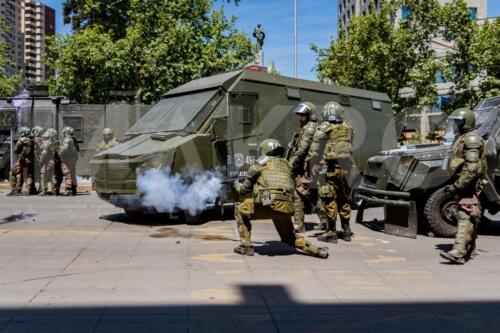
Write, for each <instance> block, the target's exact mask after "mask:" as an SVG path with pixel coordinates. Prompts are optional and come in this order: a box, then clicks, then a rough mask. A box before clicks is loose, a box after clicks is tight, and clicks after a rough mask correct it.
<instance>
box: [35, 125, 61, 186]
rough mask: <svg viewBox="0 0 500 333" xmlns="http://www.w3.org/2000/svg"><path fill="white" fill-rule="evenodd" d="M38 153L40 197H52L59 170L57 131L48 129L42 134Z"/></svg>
mask: <svg viewBox="0 0 500 333" xmlns="http://www.w3.org/2000/svg"><path fill="white" fill-rule="evenodd" d="M42 138H43V143H42V147H41V153H40V176H41V180H40V195H54V194H55V193H56V186H57V173H58V171H59V170H60V168H61V160H60V159H59V155H58V153H57V151H58V148H59V142H58V141H57V131H56V130H55V129H53V128H48V129H47V130H46V131H45V132H44V133H43V137H42Z"/></svg>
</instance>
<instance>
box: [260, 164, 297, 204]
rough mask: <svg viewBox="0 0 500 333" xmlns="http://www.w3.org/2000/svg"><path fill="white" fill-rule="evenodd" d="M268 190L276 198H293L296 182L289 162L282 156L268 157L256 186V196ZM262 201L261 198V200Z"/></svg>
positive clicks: (287, 199)
mask: <svg viewBox="0 0 500 333" xmlns="http://www.w3.org/2000/svg"><path fill="white" fill-rule="evenodd" d="M265 191H268V192H269V193H270V194H271V197H272V198H274V199H276V200H285V201H289V200H293V193H294V191H295V183H294V181H293V178H292V174H291V170H290V166H289V164H288V162H287V161H286V160H284V159H282V158H276V157H268V159H267V161H266V162H265V164H264V165H262V169H261V171H260V175H259V177H258V178H257V181H256V183H255V186H254V195H255V197H256V198H259V197H262V195H263V192H265ZM259 201H260V200H259Z"/></svg>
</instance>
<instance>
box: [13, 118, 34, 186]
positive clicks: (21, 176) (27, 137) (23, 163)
mask: <svg viewBox="0 0 500 333" xmlns="http://www.w3.org/2000/svg"><path fill="white" fill-rule="evenodd" d="M14 153H15V154H16V157H17V160H16V162H15V163H14V165H13V166H12V168H11V170H10V173H9V183H10V192H9V193H8V194H7V195H8V196H13V195H21V194H22V189H23V187H24V188H26V191H27V193H28V194H33V193H34V190H35V189H34V186H33V185H34V184H33V162H34V148H33V140H32V139H31V130H30V129H29V128H28V127H21V128H20V129H19V139H18V140H17V143H16V147H15V148H14Z"/></svg>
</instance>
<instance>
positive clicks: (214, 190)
mask: <svg viewBox="0 0 500 333" xmlns="http://www.w3.org/2000/svg"><path fill="white" fill-rule="evenodd" d="M222 183H223V179H222V176H221V174H220V173H218V172H215V171H197V170H194V169H189V168H188V169H186V170H183V171H182V173H180V174H171V171H170V169H168V168H167V169H149V170H147V171H146V172H145V173H144V174H143V175H140V176H139V177H138V178H137V188H138V190H139V191H140V192H142V193H143V194H144V196H143V198H142V203H143V205H145V206H148V207H154V208H155V209H156V210H157V211H158V212H160V213H171V212H173V211H175V210H176V209H183V210H186V211H187V212H189V214H191V215H195V214H197V213H200V212H201V211H203V210H204V209H205V208H206V205H207V203H212V202H214V201H215V199H216V198H217V197H218V196H219V194H220V191H221V189H222Z"/></svg>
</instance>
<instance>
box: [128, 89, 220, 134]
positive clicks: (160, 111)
mask: <svg viewBox="0 0 500 333" xmlns="http://www.w3.org/2000/svg"><path fill="white" fill-rule="evenodd" d="M217 92H218V90H217V89H215V90H209V91H202V92H194V93H191V94H187V95H180V96H172V97H169V96H166V97H165V98H163V99H162V100H160V101H159V102H158V103H157V104H155V106H153V108H152V109H151V110H149V111H148V113H146V114H145V115H144V116H143V117H142V118H141V119H139V121H137V123H135V124H134V126H132V127H131V128H130V129H129V130H128V131H127V133H126V134H132V135H133V134H144V133H153V132H177V131H184V132H195V131H196V130H197V129H198V127H199V126H200V125H201V123H202V122H203V121H204V120H205V118H206V116H207V115H208V114H207V112H203V111H209V110H207V108H208V109H211V107H209V106H208V105H207V104H209V102H211V103H210V106H211V105H214V104H216V103H217V101H218V98H217V97H216V95H218V94H217ZM198 115H200V117H197V116H198ZM203 116H204V117H203ZM201 118H203V119H201Z"/></svg>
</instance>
